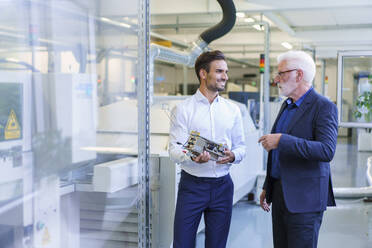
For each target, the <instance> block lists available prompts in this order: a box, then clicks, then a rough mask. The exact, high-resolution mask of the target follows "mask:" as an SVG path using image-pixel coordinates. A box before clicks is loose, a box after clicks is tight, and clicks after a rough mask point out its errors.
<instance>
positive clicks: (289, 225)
mask: <svg viewBox="0 0 372 248" xmlns="http://www.w3.org/2000/svg"><path fill="white" fill-rule="evenodd" d="M272 201H273V202H272V222H273V241H274V248H316V247H317V244H318V235H319V228H320V225H321V224H322V218H323V211H321V212H310V213H291V212H289V211H288V209H287V207H286V205H285V202H284V198H283V190H282V184H281V182H280V181H279V180H276V181H275V182H274V187H273V199H272Z"/></svg>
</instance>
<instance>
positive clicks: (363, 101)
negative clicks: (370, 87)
mask: <svg viewBox="0 0 372 248" xmlns="http://www.w3.org/2000/svg"><path fill="white" fill-rule="evenodd" d="M356 107H357V110H355V111H354V117H355V118H356V119H360V118H362V117H364V120H365V121H366V122H372V92H371V91H365V92H364V93H363V94H361V95H360V96H359V97H358V98H357V101H356ZM368 131H370V130H368Z"/></svg>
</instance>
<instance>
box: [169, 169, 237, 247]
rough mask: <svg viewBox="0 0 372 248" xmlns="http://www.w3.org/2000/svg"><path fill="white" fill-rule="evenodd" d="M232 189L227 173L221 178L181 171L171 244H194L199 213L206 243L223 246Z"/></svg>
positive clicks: (209, 245) (227, 231)
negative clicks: (203, 225)
mask: <svg viewBox="0 0 372 248" xmlns="http://www.w3.org/2000/svg"><path fill="white" fill-rule="evenodd" d="M233 193H234V184H233V182H232V180H231V177H230V175H229V174H228V175H226V176H223V177H220V178H209V177H208V178H206V177H195V176H192V175H190V174H188V173H186V172H185V171H182V172H181V180H180V183H179V186H178V196H177V206H176V214H175V218H174V236H173V247H174V248H193V247H195V239H196V232H197V229H198V226H199V222H200V219H201V216H202V213H204V222H205V247H206V248H224V247H226V242H227V236H228V234H229V229H230V221H231V212H232V202H233Z"/></svg>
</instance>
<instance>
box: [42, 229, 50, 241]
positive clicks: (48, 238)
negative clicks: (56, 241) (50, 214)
mask: <svg viewBox="0 0 372 248" xmlns="http://www.w3.org/2000/svg"><path fill="white" fill-rule="evenodd" d="M49 243H50V234H49V231H48V228H47V227H46V228H45V231H44V234H43V241H42V244H43V245H47V244H49Z"/></svg>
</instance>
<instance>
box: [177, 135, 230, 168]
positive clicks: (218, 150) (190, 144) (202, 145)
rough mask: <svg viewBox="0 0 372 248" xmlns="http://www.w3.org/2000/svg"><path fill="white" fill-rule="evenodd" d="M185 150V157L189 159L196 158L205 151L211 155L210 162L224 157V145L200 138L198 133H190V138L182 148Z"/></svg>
mask: <svg viewBox="0 0 372 248" xmlns="http://www.w3.org/2000/svg"><path fill="white" fill-rule="evenodd" d="M183 148H185V149H186V150H187V153H186V154H187V155H188V156H190V157H197V156H199V155H200V154H201V153H202V152H204V151H207V152H209V154H210V155H211V160H213V161H217V160H218V159H219V158H220V157H223V156H225V152H224V151H225V149H226V148H227V146H226V145H224V144H218V143H215V142H213V141H211V140H208V139H206V138H204V137H202V136H200V133H199V132H196V131H191V133H190V136H189V138H188V140H187V142H186V144H185V145H184V146H183Z"/></svg>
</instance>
